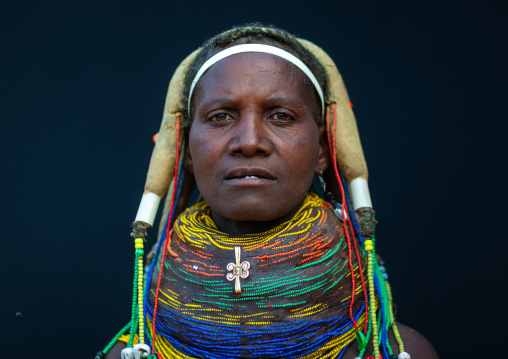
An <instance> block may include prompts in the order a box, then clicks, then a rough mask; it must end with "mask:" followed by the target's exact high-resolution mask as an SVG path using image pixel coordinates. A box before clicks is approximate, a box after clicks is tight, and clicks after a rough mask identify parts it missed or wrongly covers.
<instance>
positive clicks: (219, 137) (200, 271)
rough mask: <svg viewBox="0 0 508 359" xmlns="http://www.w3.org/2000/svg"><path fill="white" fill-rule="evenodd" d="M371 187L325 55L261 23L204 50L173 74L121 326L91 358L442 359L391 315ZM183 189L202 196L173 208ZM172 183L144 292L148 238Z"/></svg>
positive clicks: (337, 77) (335, 75)
mask: <svg viewBox="0 0 508 359" xmlns="http://www.w3.org/2000/svg"><path fill="white" fill-rule="evenodd" d="M180 124H182V127H184V129H183V130H182V129H181V128H180ZM338 166H340V171H339V168H338ZM173 173H174V177H173ZM315 175H317V176H319V178H320V179H321V182H322V184H323V187H324V191H323V193H324V194H325V197H326V199H327V201H324V200H323V199H321V198H320V197H318V196H317V195H316V194H313V193H310V192H309V189H310V188H311V185H312V181H313V178H314V176H315ZM341 175H343V176H344V179H345V182H344V183H343V180H342V179H341ZM366 178H367V170H366V165H365V161H364V159H363V153H362V150H361V145H360V142H359V137H358V134H357V130H356V125H355V122H354V115H353V113H352V111H351V109H350V108H349V100H348V98H347V93H346V92H345V88H344V86H343V84H342V80H341V78H340V75H339V74H338V72H337V70H336V68H335V65H334V64H333V62H332V61H331V59H329V58H328V56H327V55H326V54H325V53H324V52H323V51H322V50H321V49H319V48H317V47H316V46H315V45H313V44H311V43H309V42H306V41H305V40H298V39H296V38H294V37H293V36H292V35H290V34H288V33H287V32H285V31H282V30H279V29H275V28H269V27H263V26H261V25H259V24H254V25H251V26H246V27H238V28H233V29H232V30H229V31H226V32H224V33H222V34H219V35H217V36H216V37H214V38H212V39H211V40H209V41H207V42H206V43H205V44H204V46H203V47H202V48H201V49H199V50H197V51H196V52H194V53H193V54H191V55H190V56H189V57H188V58H187V59H186V60H185V61H184V62H183V63H182V65H180V67H179V69H177V71H176V73H175V75H174V77H173V79H172V80H171V83H170V89H169V93H168V99H167V101H166V108H165V114H164V118H163V123H162V126H161V130H160V131H159V133H158V135H157V140H156V147H155V149H154V154H153V155H152V159H151V163H150V169H149V173H148V177H147V183H146V186H145V194H144V196H143V199H142V202H141V205H140V210H139V212H138V215H137V217H136V221H135V223H134V237H135V238H136V239H135V243H136V244H135V246H136V267H135V288H134V295H133V310H132V319H131V322H130V323H129V324H128V325H127V326H126V327H125V328H124V329H122V331H121V332H120V333H118V335H117V336H115V338H114V339H113V341H112V342H111V343H110V345H108V347H106V349H105V350H104V351H103V352H104V353H102V352H99V353H98V355H97V356H98V357H99V358H101V357H104V354H107V355H106V356H105V357H106V358H119V357H120V352H121V356H122V357H123V358H131V357H132V358H134V357H136V358H142V357H148V356H149V355H150V353H152V354H151V355H152V357H158V358H261V357H262V358H336V357H343V358H355V357H367V356H369V355H371V354H373V355H374V357H376V358H380V357H384V358H387V357H390V358H397V357H398V358H409V354H408V353H407V352H409V353H411V355H412V357H413V358H437V355H436V354H435V351H434V350H433V348H432V346H431V345H430V343H428V341H426V340H425V339H424V338H423V337H422V336H421V335H419V334H418V333H417V332H415V331H413V330H412V329H410V328H408V327H405V326H403V325H400V324H395V322H394V318H393V313H392V310H391V297H390V289H389V285H388V284H387V282H386V281H385V280H384V279H383V275H382V272H381V271H380V267H379V265H378V263H377V260H376V259H375V256H374V254H375V253H374V241H373V240H374V236H373V233H374V231H373V227H374V224H375V219H374V218H373V214H374V213H373V211H372V209H371V204H370V197H369V194H368V188H367V182H366ZM171 181H172V184H171V187H170V182H171ZM194 183H195V184H196V185H197V188H198V189H199V191H200V194H201V196H202V197H203V200H204V201H202V202H200V203H198V204H196V205H194V206H192V207H190V208H188V209H185V210H184V211H183V212H182V210H183V209H184V208H185V207H186V205H187V201H188V198H189V194H190V192H191V191H192V188H193V187H194ZM168 187H170V191H169V195H168V196H167V200H166V208H165V214H164V218H163V221H164V223H163V224H162V225H161V229H162V230H161V232H162V233H161V239H162V240H160V241H159V244H158V245H157V250H156V251H155V258H156V259H157V260H155V261H152V264H151V268H150V270H149V271H148V275H147V278H148V280H147V281H146V283H147V289H148V290H145V291H144V290H143V286H144V283H143V266H142V256H143V238H144V235H145V229H146V228H148V227H150V226H151V225H152V224H153V217H154V215H155V213H156V209H157V205H158V202H159V200H160V198H162V197H163V196H164V195H165V193H166V191H167V190H168ZM327 187H328V188H327ZM348 188H349V190H350V191H351V192H352V193H351V199H352V200H353V203H349V201H350V197H349V196H348V194H347V191H348ZM350 207H354V210H356V212H355V211H354V210H353V208H350ZM180 212H182V213H180ZM178 214H179V216H178V217H177V215H178ZM356 218H357V219H358V220H359V221H358V222H359V223H358V222H357V221H356ZM355 225H356V226H357V227H356V228H355ZM145 315H146V318H149V319H148V320H147V323H146V324H145ZM145 327H147V329H146V330H145ZM399 331H400V334H399ZM127 332H129V334H127ZM124 333H125V334H124ZM152 338H155V343H154V342H153V341H152ZM117 340H120V342H118V343H116V342H117ZM138 340H139V343H138V344H135V343H137V342H138ZM123 342H127V347H126V345H125V344H124V343H123ZM115 343H116V344H115ZM354 343H356V345H353V344H354ZM373 343H377V344H376V345H373ZM133 344H135V345H134V347H133ZM148 344H150V345H148ZM153 353H156V354H153ZM399 353H400V354H399Z"/></svg>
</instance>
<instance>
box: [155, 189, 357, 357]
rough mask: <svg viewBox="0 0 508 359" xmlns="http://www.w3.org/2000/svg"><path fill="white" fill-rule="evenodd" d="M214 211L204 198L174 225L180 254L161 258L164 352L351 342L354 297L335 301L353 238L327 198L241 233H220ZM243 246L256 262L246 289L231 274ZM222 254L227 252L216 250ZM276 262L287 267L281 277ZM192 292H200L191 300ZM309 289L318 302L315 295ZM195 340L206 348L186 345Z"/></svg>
mask: <svg viewBox="0 0 508 359" xmlns="http://www.w3.org/2000/svg"><path fill="white" fill-rule="evenodd" d="M209 212H210V208H209V207H208V206H207V205H206V204H205V203H201V204H198V205H196V206H194V207H192V208H190V209H189V210H187V211H186V212H184V213H183V214H182V215H180V217H179V219H178V220H177V222H176V223H175V226H174V233H173V237H172V242H171V248H172V252H173V253H174V255H170V256H168V257H167V259H166V261H165V262H164V268H165V270H164V273H162V276H163V277H164V279H165V283H166V284H167V286H166V287H164V286H162V287H161V291H160V296H159V301H160V302H161V305H162V307H161V306H159V313H158V317H159V319H158V322H157V334H156V338H157V339H156V341H157V346H158V347H159V342H161V343H164V345H163V347H164V348H166V349H164V350H161V349H159V351H160V352H161V353H162V354H163V356H164V357H171V356H170V353H177V354H174V355H177V357H181V356H182V355H187V356H188V357H192V358H225V357H227V358H242V357H252V358H257V357H261V356H262V357H274V358H280V357H287V358H290V357H291V358H300V357H305V358H314V357H316V358H317V357H322V356H323V355H326V356H325V357H331V356H332V355H334V354H335V355H336V354H339V353H340V352H341V351H342V350H343V349H344V348H345V347H346V346H347V345H348V344H349V343H350V342H351V340H353V339H354V337H355V328H354V327H353V325H352V323H351V322H350V321H349V319H348V302H349V299H348V297H346V298H344V299H343V300H342V302H339V303H338V304H339V305H338V306H337V308H332V307H333V305H336V303H335V302H336V301H337V300H336V299H337V297H338V295H339V294H338V293H341V292H343V291H344V292H347V290H350V286H349V288H346V287H348V285H347V283H348V279H347V277H348V276H349V271H348V270H347V268H348V267H349V265H348V257H347V256H345V255H344V253H345V251H346V249H347V243H346V240H345V236H344V232H343V231H342V230H341V229H340V223H339V221H338V219H337V218H336V217H335V215H334V214H333V212H332V211H331V210H330V208H329V205H327V204H324V203H323V201H322V200H321V199H320V198H318V197H317V196H315V195H308V196H307V198H306V200H305V202H304V205H303V206H302V208H301V209H300V210H299V211H298V213H297V214H296V215H295V217H294V218H293V219H292V220H291V221H288V222H286V223H284V224H282V225H280V226H278V227H277V228H275V229H273V230H271V231H268V232H265V233H262V234H260V235H255V236H252V235H251V236H243V237H241V238H232V237H230V236H228V235H227V234H225V233H221V232H219V231H218V230H217V229H216V228H215V226H214V225H213V222H211V218H210V216H209ZM210 224H212V225H213V227H209V225H210ZM238 245H241V246H242V247H241V248H242V254H244V257H243V259H247V260H249V261H250V262H251V264H252V267H253V269H252V274H253V276H252V278H251V277H249V278H248V279H247V280H245V282H244V284H242V293H241V295H240V296H237V295H235V294H234V293H233V290H232V287H231V285H230V284H229V283H228V282H227V281H225V280H224V276H225V273H226V268H225V267H226V263H227V261H229V259H228V253H232V252H233V250H234V249H235V247H236V246H238ZM168 249H169V248H168ZM217 252H218V253H219V254H223V253H225V254H224V256H225V258H220V257H219V256H218V255H212V254H216V253H217ZM174 256H176V257H174ZM354 261H355V263H354V264H353V267H354V268H356V267H357V261H356V258H354ZM221 262H222V264H223V265H220V263H221ZM211 263H212V264H211ZM294 264H296V265H297V266H296V267H294ZM275 266H282V267H283V268H285V269H286V270H285V271H282V272H280V273H279V274H278V275H276V276H274V275H273V269H271V267H275ZM292 266H293V267H294V268H293V267H292ZM321 268H324V269H325V270H323V271H321V270H317V269H321ZM284 273H285V274H284ZM154 283H155V281H154V282H152V288H153V287H154ZM339 287H341V288H340V290H339ZM196 288H198V289H197V290H196ZM357 289H358V291H357V292H356V297H357V305H356V306H355V307H354V318H355V321H358V320H359V321H361V322H362V323H363V320H364V306H363V305H362V303H361V302H362V297H363V292H362V290H361V288H357ZM184 292H186V293H185V294H181V293H184ZM190 293H193V294H196V293H197V295H193V296H192V298H191V299H189V298H188V295H190ZM311 294H312V296H314V297H316V298H317V299H316V301H314V302H313V301H309V298H310V299H311V298H312V296H311ZM152 298H154V295H153V294H152V295H151V298H150V299H151V300H152ZM323 298H324V299H325V300H321V301H320V299H323ZM302 299H303V300H302ZM152 307H153V304H151V305H149V306H148V308H149V309H148V311H150V308H152ZM210 323H211V324H210ZM246 328H247V329H246ZM240 332H241V333H242V335H240V337H239V338H238V333H240ZM337 333H340V335H338V334H337ZM176 338H179V339H176ZM246 338H247V339H246ZM263 338H265V339H263ZM196 341H199V347H198V348H195V347H194V346H193V347H192V348H189V347H190V346H191V344H190V343H195V342H196ZM267 341H269V343H267ZM184 343H186V344H184ZM221 345H223V346H224V347H223V348H221ZM167 348H171V350H170V349H167Z"/></svg>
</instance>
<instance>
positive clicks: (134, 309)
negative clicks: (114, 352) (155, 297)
mask: <svg viewBox="0 0 508 359" xmlns="http://www.w3.org/2000/svg"><path fill="white" fill-rule="evenodd" d="M137 251H138V250H136V256H135V257H134V282H133V286H132V287H133V290H132V312H131V324H133V325H131V330H130V336H129V342H128V343H127V348H132V342H133V340H134V334H135V333H136V330H137V329H138V328H137V324H136V323H137V321H138V318H137V313H138V305H137V304H138V303H137V298H138V297H137V294H138V256H137Z"/></svg>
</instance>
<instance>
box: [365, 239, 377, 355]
mask: <svg viewBox="0 0 508 359" xmlns="http://www.w3.org/2000/svg"><path fill="white" fill-rule="evenodd" d="M367 242H370V243H369V247H370V248H371V249H370V250H367V263H368V269H367V277H368V280H369V297H370V317H371V322H372V343H373V346H374V356H375V358H376V359H380V353H379V346H378V334H377V332H378V328H377V317H376V301H375V300H374V298H375V297H376V292H375V287H374V274H373V270H374V261H373V258H372V249H373V248H372V241H371V240H367V241H365V249H367Z"/></svg>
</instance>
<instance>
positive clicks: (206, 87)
mask: <svg viewBox="0 0 508 359" xmlns="http://www.w3.org/2000/svg"><path fill="white" fill-rule="evenodd" d="M314 91H315V90H314V87H313V85H312V84H311V83H310V81H309V80H308V78H307V77H306V76H305V74H304V73H303V72H302V71H300V69H298V67H296V66H295V65H294V64H292V63H290V62H288V61H286V60H284V59H282V58H280V57H278V56H274V55H271V54H266V53H241V54H235V55H233V56H230V57H228V58H225V59H222V60H220V61H219V62H217V63H216V64H214V65H213V66H212V67H211V68H210V69H208V71H207V72H205V74H204V75H203V76H202V77H201V79H200V80H199V82H198V83H197V86H196V91H195V95H194V98H193V101H192V104H193V106H196V105H198V104H199V103H200V102H201V101H205V102H206V101H208V100H210V99H211V98H216V97H221V96H225V95H227V96H235V95H239V94H241V93H242V94H244V93H249V92H250V93H252V95H256V94H258V95H263V94H264V95H265V96H269V97H272V98H277V97H280V96H285V97H287V96H290V97H299V98H302V99H304V98H306V99H307V101H312V102H314V97H315V96H314ZM307 101H306V102H307Z"/></svg>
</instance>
